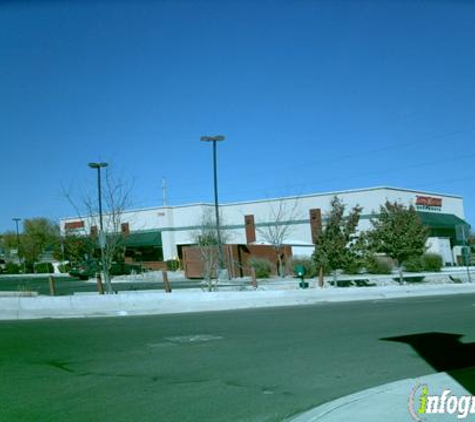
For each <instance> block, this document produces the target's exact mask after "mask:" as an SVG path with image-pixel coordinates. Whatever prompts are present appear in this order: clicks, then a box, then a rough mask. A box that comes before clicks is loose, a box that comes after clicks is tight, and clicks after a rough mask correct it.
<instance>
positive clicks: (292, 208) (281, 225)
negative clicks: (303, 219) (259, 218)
mask: <svg viewBox="0 0 475 422" xmlns="http://www.w3.org/2000/svg"><path fill="white" fill-rule="evenodd" d="M298 218H300V213H299V209H298V199H295V200H293V201H292V202H289V200H286V199H279V200H277V201H276V202H274V203H272V205H271V207H270V211H269V213H268V215H267V217H266V221H265V222H261V223H260V224H258V225H257V227H256V229H257V231H258V232H259V234H260V235H261V237H262V239H263V240H264V241H265V242H266V243H268V244H269V245H272V246H273V248H274V250H275V254H276V257H277V262H278V271H279V275H280V276H282V275H283V274H284V263H283V260H282V255H283V246H284V244H285V240H288V239H289V236H290V235H291V234H292V233H293V232H294V231H295V225H293V220H296V219H298Z"/></svg>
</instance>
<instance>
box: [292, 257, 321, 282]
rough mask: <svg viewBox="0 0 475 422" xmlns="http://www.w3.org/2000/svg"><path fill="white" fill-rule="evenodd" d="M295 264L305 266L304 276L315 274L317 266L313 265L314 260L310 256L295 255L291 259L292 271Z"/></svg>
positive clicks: (314, 275)
mask: <svg viewBox="0 0 475 422" xmlns="http://www.w3.org/2000/svg"><path fill="white" fill-rule="evenodd" d="M297 265H301V266H302V267H304V268H305V277H306V278H313V277H316V276H317V267H316V265H315V261H314V260H313V259H312V258H310V257H308V258H307V257H297V256H296V257H295V258H293V259H292V262H291V266H292V271H293V270H294V268H295V267H296V266H297Z"/></svg>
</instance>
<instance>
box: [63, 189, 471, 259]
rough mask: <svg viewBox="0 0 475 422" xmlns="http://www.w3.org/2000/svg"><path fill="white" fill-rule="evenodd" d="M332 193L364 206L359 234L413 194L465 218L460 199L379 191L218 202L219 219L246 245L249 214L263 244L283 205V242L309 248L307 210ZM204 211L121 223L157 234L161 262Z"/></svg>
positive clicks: (195, 208)
mask: <svg viewBox="0 0 475 422" xmlns="http://www.w3.org/2000/svg"><path fill="white" fill-rule="evenodd" d="M335 195H338V196H339V197H340V198H341V199H342V201H343V203H344V204H345V205H346V206H347V210H350V209H351V208H352V207H354V206H355V205H359V206H361V207H362V208H363V211H362V218H361V220H360V224H359V226H358V230H367V229H369V228H370V227H371V224H370V217H371V215H373V214H375V213H377V212H378V210H379V207H380V206H381V205H383V204H384V203H385V202H386V201H387V200H388V201H391V202H394V201H397V202H400V203H403V204H405V205H415V201H416V197H417V196H418V195H419V196H430V197H436V198H441V199H442V207H441V208H440V210H438V211H434V210H432V211H430V212H438V213H446V214H454V215H456V216H457V217H460V218H462V219H463V218H464V210H463V199H462V198H461V197H457V196H452V195H444V194H440V193H432V192H423V191H414V190H407V189H396V188H389V187H381V188H369V189H358V190H352V191H342V192H331V193H323V194H314V195H304V196H300V197H289V198H277V199H267V200H259V201H249V202H239V203H232V204H221V205H220V215H221V219H222V225H223V226H224V227H228V229H226V230H227V235H229V236H230V242H231V243H246V236H245V229H244V216H245V215H248V214H252V215H254V219H255V223H256V226H257V231H256V238H257V239H256V240H257V241H258V242H259V241H263V240H264V239H263V236H262V234H261V233H260V232H259V225H260V224H262V223H269V222H272V221H275V218H274V217H273V213H275V211H276V210H277V209H278V208H279V206H283V207H284V209H287V210H292V209H295V212H294V215H293V217H294V218H293V221H292V222H291V227H292V229H291V230H290V231H289V236H288V237H289V238H288V239H287V240H288V243H289V244H294V245H295V246H296V247H298V246H301V245H305V244H311V242H312V238H311V231H310V223H309V210H310V209H314V208H320V209H321V211H322V217H323V219H325V215H327V213H328V212H329V211H330V201H331V199H332V198H333V197H334V196H335ZM206 210H208V211H206ZM204 212H212V213H213V212H214V206H213V204H192V205H182V206H173V207H172V206H167V207H156V208H148V209H141V210H131V211H128V212H125V213H124V214H123V216H122V221H123V222H127V223H129V227H130V230H131V231H132V232H134V231H145V230H158V231H161V233H162V242H163V255H164V259H165V260H166V259H173V258H176V256H177V248H176V246H177V245H187V244H191V243H193V234H194V232H196V230H197V227H196V226H199V224H200V222H201V221H202V215H203V213H204ZM106 218H107V217H106ZM77 220H78V218H69V219H62V220H61V228H62V229H64V223H66V222H70V221H77ZM85 222H86V224H85V232H89V230H90V226H91V225H94V224H95V225H97V222H96V221H94V222H93V223H92V224H91V221H88V220H87V219H85ZM83 232H84V231H83ZM434 247H435V246H434ZM302 250H303V249H302Z"/></svg>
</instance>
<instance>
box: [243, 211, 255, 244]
mask: <svg viewBox="0 0 475 422" xmlns="http://www.w3.org/2000/svg"><path fill="white" fill-rule="evenodd" d="M244 224H245V226H246V243H247V244H250V243H252V242H255V241H256V223H255V221H254V215H253V214H250V215H245V216H244Z"/></svg>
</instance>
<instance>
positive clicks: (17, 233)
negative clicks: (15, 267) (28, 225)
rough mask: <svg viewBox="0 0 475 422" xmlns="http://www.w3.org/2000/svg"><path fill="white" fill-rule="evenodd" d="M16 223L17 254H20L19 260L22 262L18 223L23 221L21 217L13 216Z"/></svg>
mask: <svg viewBox="0 0 475 422" xmlns="http://www.w3.org/2000/svg"><path fill="white" fill-rule="evenodd" d="M12 220H13V221H14V222H15V225H16V254H17V256H18V262H20V232H19V231H18V223H19V222H20V221H21V218H18V217H15V218H12Z"/></svg>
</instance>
